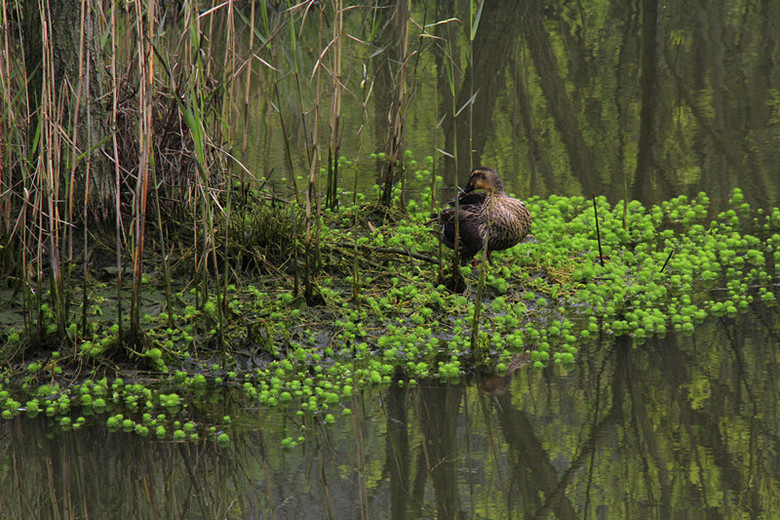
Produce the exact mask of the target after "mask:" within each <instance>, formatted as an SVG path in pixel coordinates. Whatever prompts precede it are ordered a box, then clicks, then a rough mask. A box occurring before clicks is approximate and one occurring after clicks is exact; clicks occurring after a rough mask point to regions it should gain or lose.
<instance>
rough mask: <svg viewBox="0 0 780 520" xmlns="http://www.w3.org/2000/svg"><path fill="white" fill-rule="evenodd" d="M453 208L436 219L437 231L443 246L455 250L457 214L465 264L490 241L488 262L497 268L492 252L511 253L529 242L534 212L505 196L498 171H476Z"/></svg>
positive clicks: (459, 243) (486, 168) (481, 168)
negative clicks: (504, 251)
mask: <svg viewBox="0 0 780 520" xmlns="http://www.w3.org/2000/svg"><path fill="white" fill-rule="evenodd" d="M449 206H450V207H449V208H447V209H445V210H444V211H442V212H441V213H439V214H438V215H433V218H432V219H431V220H430V221H429V222H430V223H436V224H437V226H438V229H436V230H435V231H433V233H434V234H435V235H437V236H438V237H439V239H440V240H441V242H442V244H444V245H445V246H447V247H449V248H450V249H455V214H456V213H455V212H456V208H457V214H458V217H459V218H458V219H459V220H460V239H459V241H458V250H459V252H460V255H461V262H462V263H463V264H465V263H467V262H468V261H469V260H472V266H474V267H476V265H477V260H476V258H474V257H475V255H476V254H477V253H479V252H480V251H482V248H483V247H484V245H485V242H486V241H487V247H488V250H487V259H488V262H489V263H490V265H493V259H492V258H491V252H493V251H503V250H505V249H509V248H511V247H513V246H515V245H516V244H518V243H519V242H520V241H522V240H523V238H525V236H526V235H527V234H528V232H529V230H530V229H531V223H532V221H533V219H532V218H531V212H530V211H528V208H527V207H526V205H525V203H524V202H522V201H520V200H518V199H516V198H514V197H511V196H509V195H507V194H506V192H504V183H503V181H502V180H501V176H500V175H499V174H498V172H497V171H496V170H494V169H493V168H490V167H487V166H479V167H477V168H474V169H473V170H472V171H471V174H470V175H469V182H468V184H466V187H465V188H463V190H462V193H461V194H460V196H459V197H458V200H457V205H456V201H452V202H450V203H449Z"/></svg>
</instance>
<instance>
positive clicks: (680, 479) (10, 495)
mask: <svg viewBox="0 0 780 520" xmlns="http://www.w3.org/2000/svg"><path fill="white" fill-rule="evenodd" d="M779 331H780V319H778V315H777V313H773V314H770V313H768V312H766V310H764V309H761V308H753V309H751V310H750V311H749V312H748V313H747V314H745V315H742V316H739V317H738V318H736V319H720V320H713V321H709V322H707V323H705V324H704V325H702V326H701V327H700V328H699V329H698V330H697V332H696V334H695V335H694V336H692V337H684V336H669V337H667V338H664V339H656V340H651V341H648V342H647V343H646V344H644V345H641V346H635V345H633V344H632V342H631V341H630V340H626V339H618V340H617V341H614V340H612V339H604V340H603V341H596V342H594V343H593V344H591V345H588V346H587V348H586V349H584V350H583V359H581V362H580V363H577V364H576V366H575V367H574V368H573V369H571V370H570V371H568V372H562V371H561V370H558V369H554V368H551V369H547V370H545V371H536V370H531V369H526V368H521V369H519V370H517V371H516V372H515V374H514V376H513V377H510V378H506V379H503V380H501V379H483V380H481V381H475V382H469V383H468V384H463V385H445V384H440V383H437V382H426V383H422V384H421V385H420V386H419V387H416V388H412V389H404V388H400V387H398V386H393V387H391V388H385V389H381V390H376V391H372V392H366V393H365V394H363V395H361V396H358V397H355V398H354V400H353V401H352V402H351V403H344V405H346V406H349V407H350V408H351V410H352V411H353V414H352V416H350V417H340V418H339V419H338V420H337V421H336V423H335V424H334V425H332V426H326V425H324V424H322V423H321V422H317V421H314V420H312V419H311V418H307V419H299V418H296V417H295V416H294V415H290V416H285V414H284V412H283V411H280V410H271V411H268V410H254V409H243V411H242V412H241V413H240V415H239V411H238V409H236V406H237V403H236V402H234V401H231V400H227V399H226V401H225V402H224V403H222V406H223V407H224V410H226V411H229V412H232V413H234V417H235V418H236V419H235V422H236V425H235V426H234V428H233V431H232V433H231V435H232V442H231V445H230V446H229V447H226V448H219V447H217V446H216V445H215V444H214V443H196V444H192V443H171V442H158V441H152V440H144V439H142V438H140V437H138V436H136V435H133V434H124V433H108V432H107V431H106V430H105V429H104V428H101V427H91V428H88V429H87V430H85V431H80V432H62V431H60V430H58V429H57V428H56V427H54V426H48V425H47V423H46V422H45V420H44V421H32V420H25V419H18V420H14V421H12V422H3V423H2V426H0V439H1V440H2V442H0V507H1V508H2V513H0V516H2V517H4V518H87V517H89V518H277V519H300V518H338V519H341V518H356V519H358V518H392V519H419V518H438V519H449V518H480V519H481V518H563V519H571V518H593V519H608V518H651V519H653V518H661V519H667V518H767V519H768V518H777V516H776V515H777V514H778V512H780V457H778V450H780V438H779V437H778V432H779V431H780V406H778V402H780V379H778V375H780V339H779V338H778V336H779V335H780V332H779ZM299 435H300V436H303V437H304V439H305V441H304V442H303V443H301V444H300V445H299V446H298V447H296V448H293V449H292V450H289V451H284V450H282V449H281V448H280V445H281V440H282V439H283V438H284V437H287V436H293V437H294V438H297V437H298V436H299Z"/></svg>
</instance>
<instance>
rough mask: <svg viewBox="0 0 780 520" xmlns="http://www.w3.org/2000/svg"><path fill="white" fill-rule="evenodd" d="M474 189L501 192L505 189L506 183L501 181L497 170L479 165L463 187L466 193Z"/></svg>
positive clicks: (472, 171)
mask: <svg viewBox="0 0 780 520" xmlns="http://www.w3.org/2000/svg"><path fill="white" fill-rule="evenodd" d="M474 190H486V191H494V192H498V193H500V192H502V191H504V183H503V182H501V177H500V176H499V175H498V172H496V170H494V169H493V168H489V167H487V166H479V167H477V168H474V169H473V170H471V176H470V177H469V182H468V184H466V187H465V188H463V192H464V193H468V192H470V191H474Z"/></svg>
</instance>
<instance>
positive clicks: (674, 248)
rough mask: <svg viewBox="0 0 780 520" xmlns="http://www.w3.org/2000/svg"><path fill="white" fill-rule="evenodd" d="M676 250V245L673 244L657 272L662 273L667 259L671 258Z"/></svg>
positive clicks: (667, 261)
mask: <svg viewBox="0 0 780 520" xmlns="http://www.w3.org/2000/svg"><path fill="white" fill-rule="evenodd" d="M676 251H677V246H674V247H673V248H672V250H671V251H669V256H667V257H666V261H665V262H664V265H662V266H661V269H659V270H658V272H659V273H663V272H664V269H666V264H668V263H669V260H671V259H672V256H674V253H675V252H676Z"/></svg>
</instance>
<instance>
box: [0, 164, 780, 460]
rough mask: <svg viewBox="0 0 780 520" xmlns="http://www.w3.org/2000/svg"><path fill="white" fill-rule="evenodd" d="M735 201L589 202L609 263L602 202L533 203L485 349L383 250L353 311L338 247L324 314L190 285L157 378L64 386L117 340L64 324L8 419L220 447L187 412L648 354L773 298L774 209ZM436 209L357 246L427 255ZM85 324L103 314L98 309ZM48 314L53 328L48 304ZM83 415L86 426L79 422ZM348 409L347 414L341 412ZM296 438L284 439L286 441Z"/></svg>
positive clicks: (337, 399)
mask: <svg viewBox="0 0 780 520" xmlns="http://www.w3.org/2000/svg"><path fill="white" fill-rule="evenodd" d="M427 175H429V174H427ZM426 196H427V197H430V190H428V192H427V195H426V193H424V194H423V197H426ZM730 203H731V207H730V209H729V210H727V211H723V212H721V213H720V214H718V215H716V216H715V218H714V219H713V218H712V214H711V210H710V199H709V197H707V195H705V194H703V193H701V194H699V195H697V196H696V197H686V196H680V197H676V198H674V199H671V200H668V201H664V202H662V203H661V204H658V205H654V206H651V207H645V206H643V205H642V204H640V203H639V202H637V201H631V202H629V203H628V206H627V208H626V210H627V213H626V221H625V225H624V220H623V212H624V203H623V202H619V203H617V204H616V205H615V206H614V207H613V206H611V205H610V204H609V203H608V202H607V200H606V198H604V197H597V199H596V204H597V207H598V216H599V226H600V238H601V244H600V245H601V255H603V256H601V257H600V256H599V242H598V239H597V237H596V233H595V220H594V212H593V205H592V201H590V200H585V199H584V198H582V197H560V196H551V197H549V198H547V199H540V198H532V199H530V200H528V201H527V204H528V206H529V209H530V210H531V212H532V214H533V215H534V221H535V224H534V226H533V228H532V233H533V235H534V239H533V240H529V241H527V242H526V243H523V244H520V245H518V246H516V247H514V248H512V249H510V250H508V251H504V252H496V254H495V255H494V265H493V266H492V267H489V268H488V270H487V271H486V279H485V281H486V286H485V290H486V291H485V301H484V303H485V305H484V306H483V307H482V315H481V317H480V323H479V329H480V330H479V334H478V335H477V336H476V339H477V342H476V346H477V350H476V351H475V349H474V348H473V347H474V345H472V343H471V341H470V333H471V324H472V322H473V319H474V318H473V316H474V310H475V291H473V290H467V291H466V292H465V293H463V294H452V293H450V292H448V291H447V290H446V289H445V288H444V285H442V283H441V282H443V280H438V279H437V276H438V272H437V271H438V269H437V268H436V267H435V266H433V265H431V264H425V263H421V262H417V261H411V260H409V259H408V258H405V257H403V256H401V257H394V256H388V257H387V258H384V257H383V260H382V263H381V265H380V264H378V263H376V264H368V265H367V266H366V267H365V268H364V269H363V268H362V269H363V271H364V272H365V273H370V276H365V275H363V276H364V278H363V279H361V280H360V285H361V287H362V292H361V294H360V300H359V301H353V300H352V293H351V286H350V285H349V276H347V275H346V274H345V275H344V276H341V274H342V273H346V272H347V271H345V270H344V269H346V267H345V266H346V264H350V266H351V263H352V257H351V256H349V255H347V253H346V252H345V251H343V250H342V249H338V248H336V249H334V250H333V252H334V254H332V255H331V257H330V258H331V261H332V262H333V264H332V265H329V266H327V268H326V269H323V273H327V274H322V275H321V276H320V277H319V279H317V282H316V283H317V286H318V290H319V292H320V294H321V296H322V298H323V304H322V305H321V306H318V307H312V308H306V306H305V305H304V304H303V303H302V300H301V299H300V298H299V297H297V296H296V295H295V294H294V292H293V287H292V282H291V280H287V279H284V278H281V279H274V280H273V281H267V282H262V281H261V282H257V283H254V284H247V285H246V286H244V287H240V286H231V287H230V288H229V289H228V291H229V293H230V294H229V298H227V299H226V301H229V303H228V306H227V308H225V309H220V308H219V307H218V305H221V303H219V302H220V301H221V300H218V299H217V298H216V297H214V296H212V297H210V298H208V299H206V300H205V301H204V302H202V305H201V307H202V308H200V309H199V308H198V304H197V303H196V301H197V300H196V296H197V292H196V291H194V290H188V291H182V292H179V293H177V294H176V298H177V300H179V301H181V302H182V305H181V308H180V309H179V310H178V311H176V312H178V315H175V314H172V316H171V319H172V320H173V322H175V323H176V326H175V327H171V326H170V323H169V321H168V320H169V317H168V315H167V313H165V312H159V313H157V315H154V314H153V313H151V312H148V313H146V314H144V322H145V323H146V324H147V325H148V327H149V329H148V340H149V344H148V347H147V348H145V349H143V350H141V351H140V352H135V351H134V352H132V353H130V354H129V358H130V361H131V362H133V361H135V362H136V363H138V366H139V367H142V368H143V369H145V370H146V371H147V372H143V370H141V371H140V373H144V374H148V375H149V377H150V379H149V380H146V381H144V380H141V381H136V380H135V378H136V377H137V375H134V376H132V378H131V377H129V376H128V377H117V378H114V379H113V380H109V379H107V378H105V377H102V376H95V377H93V379H86V380H84V381H83V382H82V383H81V384H75V385H72V386H71V385H67V386H66V385H62V387H60V386H59V385H58V384H56V382H57V381H60V384H62V381H63V367H67V366H68V363H66V362H65V361H69V360H70V359H71V358H72V357H75V358H78V361H79V363H83V364H86V365H87V366H95V367H98V366H99V365H100V362H101V360H104V359H111V358H110V356H111V355H113V353H114V352H116V349H117V345H118V334H119V328H118V327H117V326H116V324H113V323H107V322H106V323H104V322H101V321H95V322H92V323H91V324H90V328H89V332H88V333H87V334H86V336H85V337H83V338H80V337H78V333H79V330H80V328H79V327H73V326H72V325H71V326H70V327H69V328H68V334H69V336H70V337H72V338H77V339H74V341H75V346H74V347H73V348H74V353H73V354H72V355H71V354H65V352H68V351H66V350H64V349H60V350H59V351H56V352H53V353H51V355H50V356H49V357H48V358H40V359H38V358H33V359H29V360H28V361H27V362H26V364H25V365H22V366H20V367H18V370H16V372H14V374H15V375H14V377H15V378H16V380H18V384H17V385H16V386H15V387H14V388H15V390H14V391H13V392H11V391H9V390H6V389H4V388H0V410H2V411H1V412H0V414H2V417H3V418H5V419H12V418H14V417H16V416H18V415H19V414H20V413H26V415H29V416H34V415H36V414H39V413H42V412H43V413H45V414H46V415H47V416H50V417H52V418H54V420H56V421H57V423H58V424H59V426H60V427H62V428H73V429H75V428H77V427H78V426H80V425H81V424H83V423H84V421H85V420H86V419H84V417H83V415H94V414H100V415H102V414H106V415H107V417H105V419H101V420H105V421H106V425H107V427H108V428H109V429H111V430H114V431H118V430H122V431H126V432H135V433H137V434H139V435H142V436H147V435H149V434H150V433H152V432H153V433H154V435H155V436H156V437H157V438H160V439H171V438H173V439H174V440H177V441H187V440H190V441H192V440H196V439H199V438H200V437H199V434H204V435H205V436H206V437H207V438H208V439H211V440H213V441H216V442H217V443H219V444H220V445H224V444H226V443H228V442H229V436H228V434H227V433H224V432H221V431H220V430H219V428H218V427H215V426H214V425H230V424H231V420H230V417H229V416H223V415H222V414H219V415H217V416H216V418H214V419H213V420H211V422H212V423H213V424H209V419H206V420H205V421H204V423H196V422H194V421H192V420H189V418H190V417H189V414H191V404H192V403H194V402H197V401H198V400H203V399H207V398H208V396H210V395H214V394H219V393H221V392H232V391H234V389H235V390H238V391H239V392H241V393H242V394H243V396H244V398H245V399H247V400H248V401H250V402H253V403H255V404H256V405H258V406H260V407H274V406H279V405H283V406H289V407H292V408H293V409H294V410H297V412H298V413H299V414H301V415H307V414H316V415H319V416H321V417H322V420H323V421H324V422H325V423H326V424H332V422H333V421H335V420H336V419H335V417H336V414H334V413H333V410H338V406H339V403H341V402H343V401H345V400H347V399H349V398H351V397H352V396H353V395H354V394H355V392H359V391H360V389H361V388H364V387H366V386H370V385H386V384H390V382H391V381H393V380H396V381H399V384H405V385H410V386H414V385H416V384H418V381H419V380H424V379H430V378H434V379H441V380H453V379H457V378H460V377H462V376H463V375H464V374H469V373H471V372H474V371H476V370H488V371H496V372H498V373H499V374H503V373H506V372H507V371H508V368H507V367H508V360H510V359H511V358H512V357H513V356H516V355H525V356H527V357H528V359H529V360H530V365H531V366H532V367H534V368H535V369H544V368H545V367H548V366H555V365H560V366H569V365H571V364H573V363H576V360H577V353H578V351H579V350H580V349H583V348H584V349H587V348H588V347H589V341H590V340H591V339H592V338H594V337H599V336H628V337H630V338H632V339H633V341H634V342H635V343H636V344H637V345H641V343H642V342H644V341H645V340H647V338H650V337H653V336H659V335H664V334H667V333H669V332H671V331H674V332H679V333H683V334H692V333H693V332H694V330H695V328H696V326H697V325H698V324H699V323H701V322H702V321H703V320H704V319H706V318H707V317H709V316H718V317H723V318H725V319H728V318H730V317H734V316H736V315H737V314H739V313H741V312H745V310H747V309H748V308H750V306H751V305H755V304H758V303H760V304H762V305H776V304H777V298H778V294H777V293H778V281H777V277H778V272H780V210H778V209H777V208H773V209H772V210H771V211H764V212H755V213H754V212H753V211H752V209H751V208H750V206H749V204H747V202H746V201H745V200H744V195H742V193H741V192H740V191H739V190H735V191H734V192H733V193H732V194H731V197H730ZM426 207H430V206H429V204H428V202H427V201H426V200H422V201H421V202H415V203H414V204H411V203H410V204H409V205H408V206H407V208H408V210H409V213H408V214H406V215H404V216H403V217H402V218H400V219H399V220H398V221H397V222H396V223H395V224H392V223H389V224H384V225H381V226H378V227H376V228H375V229H374V230H373V231H371V232H368V231H367V232H366V236H361V237H359V243H360V244H361V245H360V247H365V248H376V247H384V248H393V249H394V250H399V251H402V250H409V251H412V252H415V253H418V254H421V255H431V254H432V252H434V251H436V250H437V249H438V245H437V244H436V241H435V239H434V237H432V236H431V235H430V233H429V232H428V229H427V227H426V226H425V222H426V220H427V219H428V215H427V213H426V212H425V211H424V210H422V209H418V208H426ZM344 211H345V213H346V212H349V211H358V208H351V209H345V210H344ZM327 218H329V219H333V221H334V223H336V224H337V223H338V219H339V218H341V217H340V214H339V212H331V213H329V216H328V217H327ZM350 221H351V217H350ZM327 224H328V221H327V220H324V221H323V237H322V240H323V243H324V244H328V243H330V242H332V243H334V244H338V243H351V240H352V239H353V238H352V237H351V236H350V235H349V234H348V233H349V232H351V227H350V231H349V232H348V231H344V230H343V229H342V228H341V227H339V226H338V225H334V226H332V227H329V226H328V225H327ZM350 226H351V224H350ZM350 254H351V253H350ZM342 257H345V258H342ZM361 258H362V257H361ZM361 261H363V260H361ZM366 261H370V260H366ZM447 261H448V258H445V262H447ZM350 268H351V267H350ZM480 272H481V266H480V267H479V268H477V269H472V268H471V267H470V266H464V267H462V268H461V275H462V276H463V277H464V278H465V280H466V283H467V285H468V286H469V287H476V286H477V282H478V280H479V276H480ZM101 304H102V302H101ZM91 312H92V313H93V314H94V315H95V316H96V317H100V316H101V315H102V310H101V309H100V308H99V307H98V308H94V309H92V310H91ZM224 312H229V313H230V314H231V320H232V321H233V323H231V325H230V327H229V329H230V330H227V331H222V332H221V333H220V334H223V335H224V337H225V339H224V341H225V342H226V349H225V350H224V351H217V350H215V349H213V347H210V346H209V345H213V344H216V343H217V342H216V341H215V338H217V337H218V331H217V329H215V325H214V323H215V322H217V321H218V320H217V318H218V316H219V315H220V314H222V313H224ZM42 315H43V316H45V318H46V320H48V321H47V323H51V321H52V320H53V312H52V309H51V308H50V307H49V306H48V305H47V304H45V305H44V306H43V307H42ZM5 337H6V341H7V344H9V345H13V344H19V343H20V342H22V337H21V336H20V334H19V333H18V332H17V331H12V332H10V333H8V334H7V335H6V336H5ZM243 345H250V347H249V348H244V347H243ZM55 354H56V355H55ZM247 359H252V362H251V363H247V362H246V360H247ZM247 366H252V368H251V369H250V368H246V367H247ZM96 373H97V372H96ZM21 403H24V405H23V406H22V404H21ZM74 412H76V413H81V414H82V415H81V416H79V419H78V420H77V421H76V422H74V421H72V419H70V417H71V415H72V414H73V413H74ZM163 412H164V413H163ZM351 413H352V412H351V410H350V409H349V408H346V407H345V408H342V409H341V416H342V417H344V416H348V415H350V414H351ZM74 416H75V415H74ZM301 441H302V439H296V438H293V437H287V438H285V439H284V440H283V441H282V447H283V448H285V449H290V448H292V447H294V446H296V445H297V444H298V443H299V442H301Z"/></svg>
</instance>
